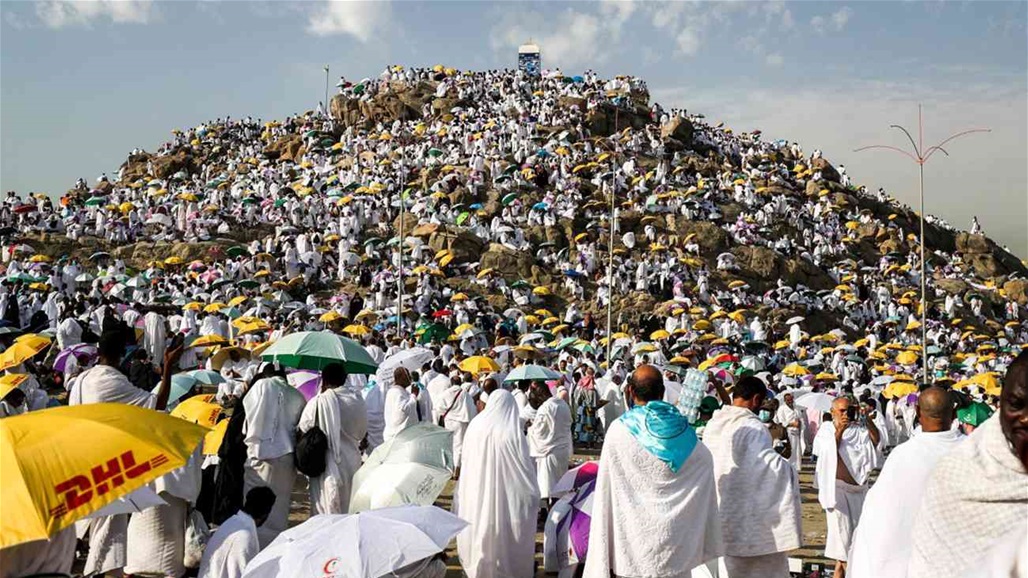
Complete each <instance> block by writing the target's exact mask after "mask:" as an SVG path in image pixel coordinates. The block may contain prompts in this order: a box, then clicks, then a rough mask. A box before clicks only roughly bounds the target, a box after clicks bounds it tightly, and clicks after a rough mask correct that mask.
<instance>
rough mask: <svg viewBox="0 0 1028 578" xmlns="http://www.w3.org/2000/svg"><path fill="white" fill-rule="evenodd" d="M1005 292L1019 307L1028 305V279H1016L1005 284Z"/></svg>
mask: <svg viewBox="0 0 1028 578" xmlns="http://www.w3.org/2000/svg"><path fill="white" fill-rule="evenodd" d="M1003 292H1004V293H1006V294H1007V297H1008V298H1010V299H1013V300H1014V301H1016V302H1017V304H1018V305H1028V279H1014V280H1012V281H1007V282H1006V283H1004V284H1003Z"/></svg>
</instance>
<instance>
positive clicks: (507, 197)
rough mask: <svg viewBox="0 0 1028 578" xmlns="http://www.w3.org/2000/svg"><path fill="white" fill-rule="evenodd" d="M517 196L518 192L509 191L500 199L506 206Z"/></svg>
mask: <svg viewBox="0 0 1028 578" xmlns="http://www.w3.org/2000/svg"><path fill="white" fill-rule="evenodd" d="M517 198H518V194H517V193H507V194H506V195H504V196H503V198H502V199H500V203H501V204H503V206H504V207H506V206H507V205H509V204H511V203H513V202H514V201H516V200H517Z"/></svg>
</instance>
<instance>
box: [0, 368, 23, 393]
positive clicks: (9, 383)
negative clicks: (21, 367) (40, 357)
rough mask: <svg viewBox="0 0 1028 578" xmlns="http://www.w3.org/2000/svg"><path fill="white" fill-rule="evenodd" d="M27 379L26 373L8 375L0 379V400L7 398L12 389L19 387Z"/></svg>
mask: <svg viewBox="0 0 1028 578" xmlns="http://www.w3.org/2000/svg"><path fill="white" fill-rule="evenodd" d="M28 378H29V376H28V374H26V373H8V374H6V375H4V376H3V377H0V399H3V398H5V397H7V394H8V393H11V391H13V390H14V388H16V387H18V386H19V385H21V384H22V382H23V381H25V380H26V379H28Z"/></svg>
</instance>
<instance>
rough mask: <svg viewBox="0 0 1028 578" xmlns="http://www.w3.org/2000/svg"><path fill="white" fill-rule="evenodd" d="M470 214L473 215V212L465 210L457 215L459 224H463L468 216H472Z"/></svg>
mask: <svg viewBox="0 0 1028 578" xmlns="http://www.w3.org/2000/svg"><path fill="white" fill-rule="evenodd" d="M470 216H471V213H469V212H467V211H464V212H463V213H461V214H459V215H457V224H458V225H463V224H464V221H467V220H468V217H470Z"/></svg>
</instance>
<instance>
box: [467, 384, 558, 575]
mask: <svg viewBox="0 0 1028 578" xmlns="http://www.w3.org/2000/svg"><path fill="white" fill-rule="evenodd" d="M467 433H468V435H467V444H465V447H464V466H463V468H462V472H461V477H460V480H459V481H458V482H457V491H456V493H455V495H454V513H455V514H456V515H457V516H459V517H461V518H463V519H464V520H466V521H467V522H468V523H469V524H470V525H469V526H468V527H467V528H465V529H464V530H463V531H462V532H461V533H460V534H458V535H457V553H458V554H459V556H460V561H461V565H462V566H463V567H464V572H465V573H466V574H467V575H468V578H526V577H528V576H531V575H532V570H533V567H534V562H535V559H534V556H533V554H534V553H535V528H536V516H537V514H538V511H539V488H538V487H537V486H536V480H535V464H534V463H533V462H532V458H531V456H529V454H528V442H527V441H526V440H525V436H524V434H522V433H521V425H520V422H519V419H518V408H517V404H516V403H515V402H514V398H513V397H512V396H511V394H510V393H509V392H507V391H505V390H497V391H494V392H493V393H492V394H490V396H489V405H488V406H486V409H485V410H484V411H482V413H481V414H479V415H478V416H477V417H475V419H473V420H471V425H469V426H468V432H467Z"/></svg>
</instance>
